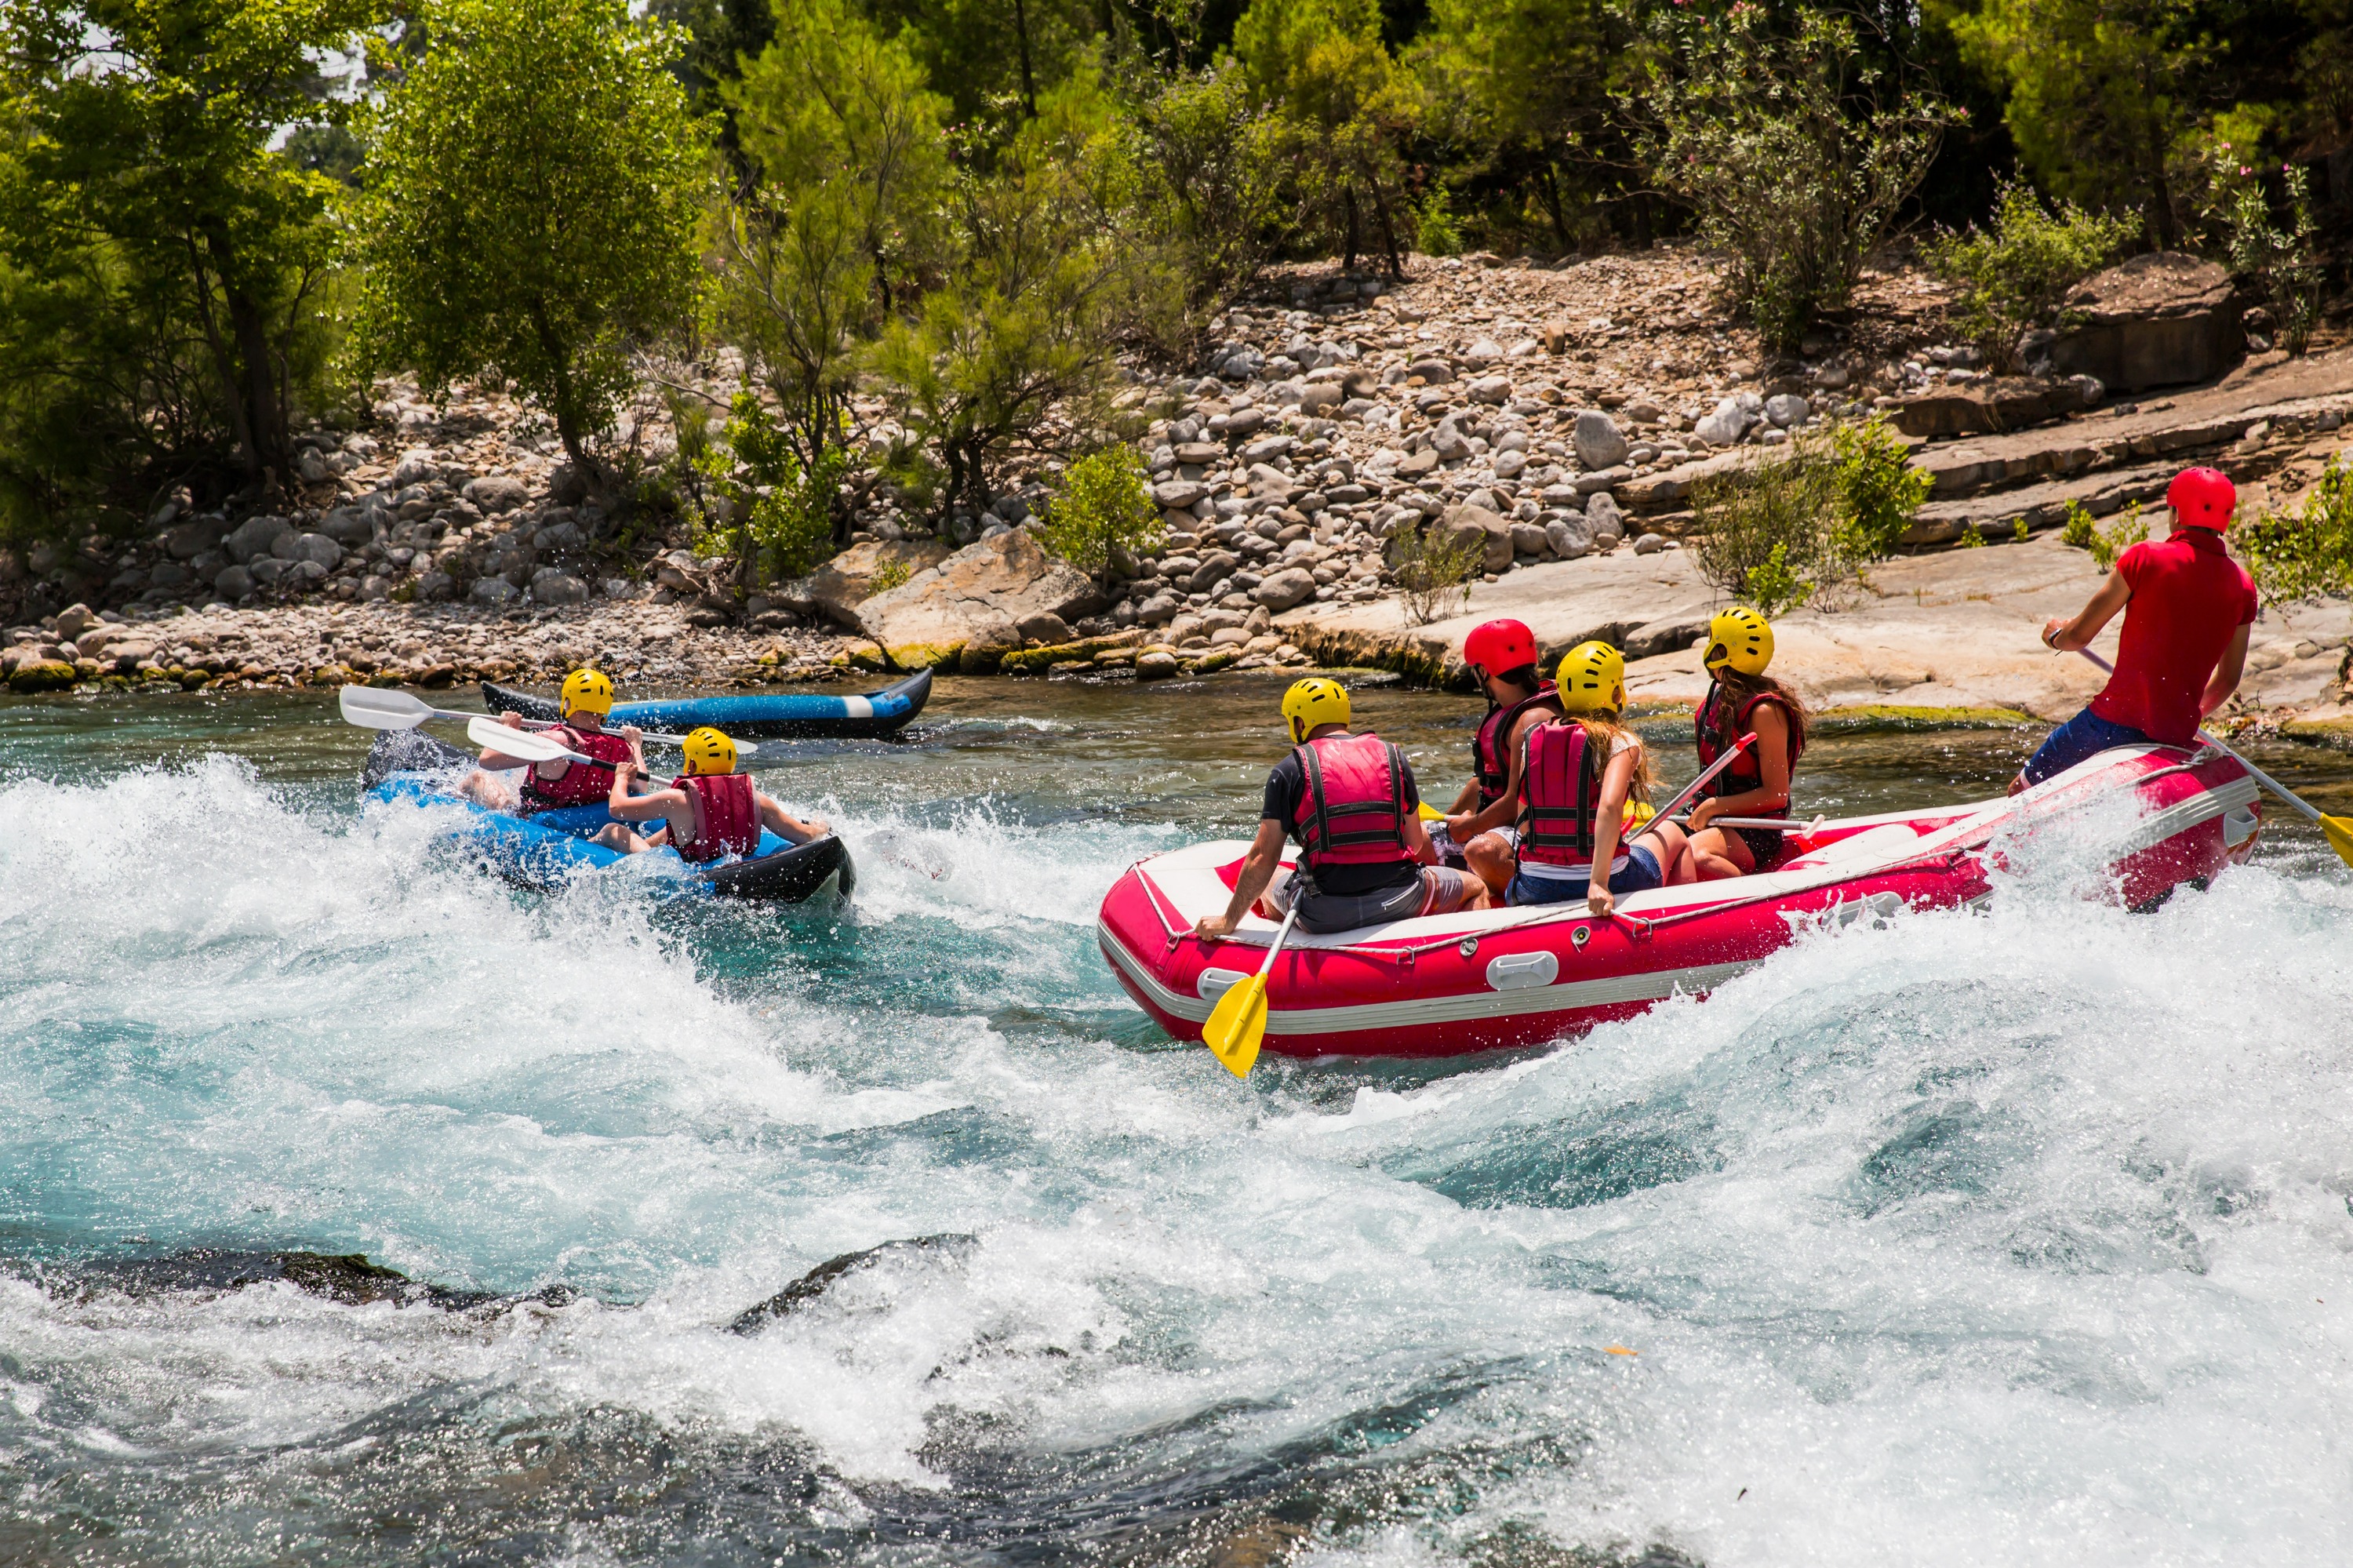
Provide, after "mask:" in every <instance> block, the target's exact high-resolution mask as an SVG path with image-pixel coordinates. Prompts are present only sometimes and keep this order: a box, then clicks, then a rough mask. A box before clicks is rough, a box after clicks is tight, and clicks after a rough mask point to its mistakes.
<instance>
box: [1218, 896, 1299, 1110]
mask: <svg viewBox="0 0 2353 1568" xmlns="http://www.w3.org/2000/svg"><path fill="white" fill-rule="evenodd" d="M1298 918H1299V906H1297V905H1296V904H1294V905H1293V906H1291V913H1290V914H1288V915H1285V916H1283V917H1282V930H1280V931H1277V932H1276V933H1275V934H1274V946H1272V947H1271V948H1268V949H1267V950H1266V961H1265V962H1264V963H1262V964H1261V965H1259V967H1258V973H1256V974H1254V975H1252V976H1250V978H1249V979H1247V980H1240V981H1238V982H1236V984H1235V985H1234V987H1233V988H1232V989H1231V990H1229V991H1227V992H1226V994H1225V995H1223V996H1221V997H1219V998H1218V1005H1217V1006H1215V1007H1213V1008H1211V1009H1210V1010H1209V1022H1207V1023H1205V1024H1203V1025H1202V1026H1201V1044H1204V1045H1207V1046H1208V1048H1209V1051H1210V1054H1212V1055H1214V1056H1216V1057H1217V1059H1218V1060H1219V1061H1220V1062H1223V1063H1224V1064H1225V1065H1226V1071H1228V1072H1229V1073H1231V1074H1232V1075H1234V1076H1235V1077H1237V1078H1247V1077H1249V1076H1250V1065H1251V1064H1253V1063H1255V1062H1256V1061H1257V1060H1258V1044H1259V1042H1260V1041H1261V1040H1262V1039H1264V1038H1265V1037H1266V972H1267V970H1269V969H1272V968H1274V956H1275V954H1277V953H1279V952H1281V951H1282V944H1283V940H1284V939H1285V938H1288V937H1289V936H1290V935H1291V923H1292V922H1293V920H1296V919H1298Z"/></svg>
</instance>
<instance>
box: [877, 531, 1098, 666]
mask: <svg viewBox="0 0 2353 1568" xmlns="http://www.w3.org/2000/svg"><path fill="white" fill-rule="evenodd" d="M1102 608H1103V591H1102V590H1101V589H1100V588H1097V587H1096V586H1095V584H1094V581H1093V579H1092V578H1091V577H1088V576H1086V574H1085V573H1083V572H1081V571H1080V570H1079V569H1078V568H1077V567H1072V566H1071V565H1070V564H1069V563H1068V562H1066V561H1062V560H1059V559H1057V558H1056V557H1054V556H1050V555H1048V554H1047V553H1046V552H1045V550H1044V549H1043V548H1041V547H1040V546H1039V544H1038V541H1037V540H1035V539H1033V538H1031V537H1030V536H1029V535H1028V534H1027V533H1024V532H1023V531H1022V530H1020V529H1018V528H1009V529H1008V530H1006V531H1005V532H1004V533H1002V534H998V535H995V536H994V537H991V538H987V539H983V540H980V541H979V542H978V543H976V544H972V545H967V546H965V547H964V548H963V549H961V550H958V551H957V552H956V553H955V555H953V556H948V557H947V558H946V559H945V560H943V561H941V562H940V563H939V564H938V565H937V566H934V567H927V568H925V569H924V570H922V571H919V572H917V573H916V574H915V575H914V576H913V577H910V578H909V579H908V580H907V581H906V582H904V583H902V584H901V585H900V586H899V587H897V588H892V589H891V590H890V591H889V592H887V593H880V594H876V595H875V596H874V597H873V598H871V599H867V600H865V601H864V602H863V603H861V604H860V605H859V606H858V607H857V619H858V625H859V628H860V630H863V631H864V632H865V633H866V635H867V636H869V637H871V638H872V639H873V640H874V641H876V642H877V643H879V644H881V648H882V651H883V652H884V653H885V654H886V655H888V656H889V658H890V660H891V662H892V663H893V664H895V665H897V666H898V667H899V668H901V669H904V670H917V669H928V668H931V667H932V666H934V665H940V664H949V663H953V664H955V666H956V667H957V668H958V669H961V670H965V671H966V672H968V673H985V672H987V671H992V670H994V669H996V668H997V661H998V660H999V659H1001V658H1003V657H1004V656H1005V655H1006V654H1007V653H1009V652H1012V651H1013V650H1014V649H1016V648H1018V647H1020V646H1021V636H1020V633H1019V631H1018V626H1019V624H1020V623H1021V622H1022V621H1023V620H1027V619H1029V617H1031V616H1034V615H1038V614H1041V613H1042V614H1047V615H1059V616H1061V617H1063V618H1065V619H1066V620H1067V619H1071V618H1075V617H1078V616H1083V615H1092V614H1093V613H1094V612H1095V611H1096V610H1098V609H1102Z"/></svg>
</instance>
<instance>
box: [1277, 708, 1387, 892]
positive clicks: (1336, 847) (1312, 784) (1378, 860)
mask: <svg viewBox="0 0 2353 1568" xmlns="http://www.w3.org/2000/svg"><path fill="white" fill-rule="evenodd" d="M1293 755H1295V756H1296V757H1297V758H1299V767H1300V770H1301V771H1302V772H1303V773H1304V774H1305V775H1306V778H1307V789H1306V791H1305V792H1304V793H1303V795H1302V796H1301V797H1300V800H1299V821H1298V824H1297V825H1298V832H1299V842H1300V844H1301V846H1302V848H1303V852H1304V854H1303V858H1304V859H1305V860H1306V862H1307V868H1308V870H1310V871H1314V869H1315V868H1316V867H1318V866H1324V865H1388V864H1391V863H1396V862H1398V861H1409V860H1411V859H1413V852H1412V851H1411V850H1409V849H1408V848H1406V843H1405V813H1406V803H1405V757H1404V754H1403V753H1401V752H1399V751H1398V748H1397V747H1394V746H1391V745H1390V744H1389V743H1388V741H1386V740H1383V739H1382V738H1381V737H1380V736H1377V735H1369V734H1367V735H1327V736H1324V737H1323V738H1322V739H1320V740H1311V741H1309V742H1308V743H1307V744H1306V745H1304V746H1302V747H1294V748H1293Z"/></svg>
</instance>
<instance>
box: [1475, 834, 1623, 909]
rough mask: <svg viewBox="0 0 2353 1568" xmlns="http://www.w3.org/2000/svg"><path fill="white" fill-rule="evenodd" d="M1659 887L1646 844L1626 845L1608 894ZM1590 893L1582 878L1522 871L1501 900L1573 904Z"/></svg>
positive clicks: (1610, 881)
mask: <svg viewBox="0 0 2353 1568" xmlns="http://www.w3.org/2000/svg"><path fill="white" fill-rule="evenodd" d="M1658 885H1659V857H1658V855H1657V854H1656V853H1654V852H1653V851H1652V850H1651V846H1650V845H1648V844H1645V843H1631V844H1629V845H1627V846H1626V869H1625V870H1624V871H1621V872H1613V873H1611V874H1610V877H1609V891H1610V892H1611V893H1613V894H1624V893H1648V892H1650V891H1651V889H1652V888H1653V887H1656V886H1658ZM1590 891H1591V885H1590V884H1589V883H1588V881H1587V879H1586V878H1584V877H1582V876H1578V877H1567V876H1530V875H1529V874H1527V873H1526V872H1525V871H1524V872H1521V873H1520V874H1517V875H1516V876H1514V877H1513V878H1512V885H1511V886H1509V887H1507V888H1505V889H1504V902H1505V903H1508V904H1573V903H1575V902H1577V900H1578V899H1580V898H1583V897H1585V896H1587V895H1588V893H1589V892H1590Z"/></svg>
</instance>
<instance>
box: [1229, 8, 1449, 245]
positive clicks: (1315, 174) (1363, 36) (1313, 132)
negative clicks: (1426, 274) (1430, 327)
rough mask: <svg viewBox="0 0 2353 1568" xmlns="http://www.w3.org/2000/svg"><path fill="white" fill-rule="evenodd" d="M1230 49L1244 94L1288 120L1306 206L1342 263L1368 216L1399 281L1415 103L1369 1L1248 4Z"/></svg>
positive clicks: (1361, 234) (1360, 236) (1407, 79)
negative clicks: (1406, 150) (1405, 157)
mask: <svg viewBox="0 0 2353 1568" xmlns="http://www.w3.org/2000/svg"><path fill="white" fill-rule="evenodd" d="M1234 55H1235V58H1238V59H1240V61H1241V65H1242V69H1243V71H1244V74H1245V78H1246V79H1247V80H1248V82H1249V83H1250V89H1251V90H1252V91H1253V92H1255V93H1257V94H1259V95H1260V96H1261V98H1263V99H1265V100H1267V101H1271V102H1273V103H1275V104H1277V105H1279V106H1280V107H1281V110H1282V115H1283V118H1284V119H1285V120H1287V121H1288V122H1290V124H1291V127H1292V129H1293V133H1294V136H1295V138H1296V141H1295V143H1294V149H1295V153H1294V155H1295V159H1296V164H1297V170H1298V178H1299V181H1300V185H1301V189H1302V191H1303V194H1304V196H1305V197H1306V205H1307V206H1308V207H1310V208H1311V210H1314V211H1317V212H1319V213H1320V215H1321V216H1322V217H1324V221H1325V223H1326V224H1327V225H1328V227H1329V228H1330V229H1331V230H1332V231H1333V232H1334V234H1335V237H1336V238H1338V239H1339V240H1340V244H1341V250H1342V260H1343V263H1344V264H1345V265H1346V266H1348V267H1354V266H1355V265H1356V256H1357V254H1358V253H1359V252H1360V251H1361V250H1362V249H1364V243H1365V230H1366V223H1367V221H1368V220H1369V222H1370V224H1371V227H1372V229H1373V232H1374V233H1375V234H1376V235H1377V237H1378V239H1379V242H1380V247H1381V251H1382V254H1383V255H1384V256H1385V257H1386V258H1387V260H1388V269H1389V273H1390V275H1391V276H1392V277H1402V276H1403V275H1404V264H1403V260H1402V258H1401V256H1400V255H1399V252H1398V207H1399V206H1400V205H1401V203H1402V199H1403V195H1404V178H1403V173H1404V172H1403V168H1402V165H1401V162H1400V159H1399V154H1398V147H1399V143H1401V142H1402V141H1403V139H1404V138H1405V136H1406V135H1407V134H1408V133H1409V132H1410V131H1411V130H1412V128H1413V126H1414V125H1415V123H1416V122H1417V120H1418V118H1419V111H1420V103H1419V95H1418V92H1417V90H1416V88H1415V84H1414V82H1413V80H1412V79H1411V78H1410V77H1409V75H1407V74H1406V73H1405V72H1403V71H1400V70H1398V68H1397V62H1396V60H1395V59H1393V58H1391V57H1390V55H1389V51H1388V45H1387V44H1385V43H1384V42H1383V41H1382V39H1381V12H1380V6H1379V5H1377V3H1376V0H1251V3H1250V9H1249V10H1247V11H1245V12H1243V13H1242V16H1241V20H1240V21H1239V22H1237V23H1236V24H1235V25H1234ZM1368 209H1369V210H1368Z"/></svg>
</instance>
